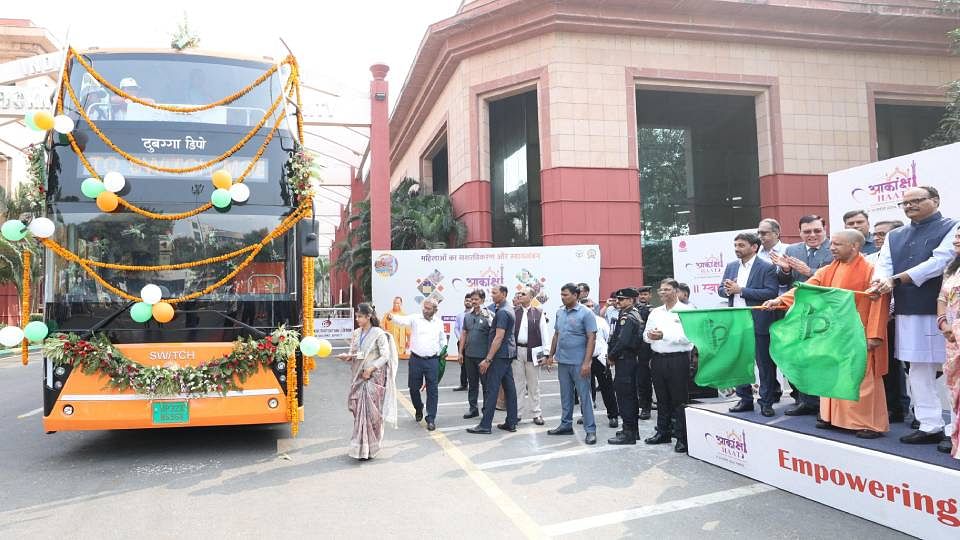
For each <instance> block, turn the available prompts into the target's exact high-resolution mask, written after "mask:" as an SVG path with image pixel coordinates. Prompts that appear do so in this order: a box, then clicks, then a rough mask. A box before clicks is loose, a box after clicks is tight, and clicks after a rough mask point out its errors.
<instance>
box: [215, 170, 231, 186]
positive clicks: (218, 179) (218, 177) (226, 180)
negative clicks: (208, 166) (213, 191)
mask: <svg viewBox="0 0 960 540" xmlns="http://www.w3.org/2000/svg"><path fill="white" fill-rule="evenodd" d="M213 185H214V187H217V188H219V189H230V186H232V185H233V177H232V176H230V171H228V170H226V169H220V170H218V171H216V172H214V173H213Z"/></svg>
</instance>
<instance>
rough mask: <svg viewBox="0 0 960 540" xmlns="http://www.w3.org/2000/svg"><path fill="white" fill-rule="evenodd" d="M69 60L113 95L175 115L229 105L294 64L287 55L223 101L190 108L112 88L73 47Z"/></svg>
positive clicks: (291, 58) (291, 57)
mask: <svg viewBox="0 0 960 540" xmlns="http://www.w3.org/2000/svg"><path fill="white" fill-rule="evenodd" d="M71 59H76V60H77V63H79V64H80V65H81V66H83V69H85V70H86V71H87V73H89V74H90V75H91V76H92V77H93V78H94V79H95V80H96V81H97V82H98V83H100V84H101V85H103V86H104V87H106V88H107V89H108V90H110V91H111V92H113V93H114V94H116V95H118V96H120V97H122V98H123V99H128V100H130V101H132V102H134V103H138V104H140V105H143V106H144V107H150V108H151V109H158V110H161V111H168V112H176V113H193V112H201V111H206V110H210V109H212V108H214V107H219V106H221V105H227V104H229V103H233V102H234V101H236V100H238V99H240V98H242V97H243V96H245V95H247V94H248V93H250V91H251V90H253V89H254V88H256V87H257V86H260V85H261V84H262V83H263V82H264V81H266V80H267V79H269V78H270V76H271V75H273V74H274V73H276V72H277V69H279V67H280V66H282V65H287V64H293V63H295V62H296V60H295V59H294V57H293V55H288V56H287V57H286V58H284V59H283V60H281V61H280V63H279V64H275V65H273V66H271V67H270V68H269V69H267V70H266V71H265V72H263V74H262V75H260V76H259V77H257V78H256V79H255V80H254V81H253V82H252V83H250V84H248V85H247V86H245V87H243V88H241V89H240V90H237V91H236V92H234V93H232V94H230V95H229V96H227V97H225V98H223V99H220V100H217V101H214V102H213V103H208V104H206V105H191V106H184V107H180V106H175V105H163V104H160V103H152V102H150V101H148V100H145V99H142V98H139V97H137V96H134V95H132V94H128V93H127V92H124V91H123V89H122V88H120V87H117V86H114V85H113V84H112V83H111V82H110V81H108V80H107V79H105V78H104V77H103V75H101V74H100V73H99V72H97V71H96V70H95V69H93V66H91V65H90V64H88V63H87V61H86V60H84V58H83V56H82V55H80V54H77V51H76V50H75V49H74V48H73V47H70V48H69V49H67V62H69V61H70V60H71Z"/></svg>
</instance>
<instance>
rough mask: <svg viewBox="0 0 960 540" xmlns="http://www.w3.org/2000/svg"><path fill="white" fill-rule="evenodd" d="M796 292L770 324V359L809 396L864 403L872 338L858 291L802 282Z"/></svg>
mask: <svg viewBox="0 0 960 540" xmlns="http://www.w3.org/2000/svg"><path fill="white" fill-rule="evenodd" d="M795 294H796V296H795V301H794V304H793V307H791V308H790V311H788V312H787V316H786V317H784V319H783V320H782V321H778V322H775V323H773V324H772V325H771V326H770V357H771V358H773V361H774V362H775V363H776V364H777V366H778V367H779V368H780V370H781V371H783V374H784V375H786V376H787V378H788V379H790V382H796V383H797V388H799V389H800V390H801V391H802V392H804V393H807V394H811V395H814V396H823V397H829V398H836V399H847V400H851V401H859V400H860V383H861V382H862V381H863V375H864V373H865V372H866V370H867V338H866V333H865V332H864V329H863V323H862V322H861V321H860V314H859V313H858V312H857V306H856V304H855V303H854V300H853V291H848V290H844V289H834V288H830V287H817V286H815V285H807V284H806V283H799V284H798V285H797V289H796V293H795Z"/></svg>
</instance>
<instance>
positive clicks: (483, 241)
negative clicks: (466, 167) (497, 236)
mask: <svg viewBox="0 0 960 540" xmlns="http://www.w3.org/2000/svg"><path fill="white" fill-rule="evenodd" d="M450 202H451V203H452V204H453V217H454V218H455V219H457V220H459V221H461V222H463V223H464V224H465V225H466V226H467V244H466V247H471V248H475V247H493V212H492V210H491V208H490V182H488V181H486V180H471V181H469V182H464V183H463V184H461V185H460V186H459V187H458V188H457V189H455V190H454V191H453V192H452V193H450Z"/></svg>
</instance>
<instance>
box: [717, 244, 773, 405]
mask: <svg viewBox="0 0 960 540" xmlns="http://www.w3.org/2000/svg"><path fill="white" fill-rule="evenodd" d="M760 245H761V244H760V238H759V237H758V236H757V235H755V234H753V233H740V234H738V235H737V236H736V238H734V241H733V251H734V252H735V253H736V255H737V260H736V261H734V262H732V263H730V264H728V265H727V268H726V269H725V270H724V271H723V281H722V282H721V284H720V289H719V290H718V291H717V293H718V294H720V296H722V297H723V298H726V299H727V305H728V306H730V307H752V306H759V305H761V304H763V303H764V302H766V301H767V300H770V299H773V298H776V297H777V294H778V293H779V289H778V287H779V283H778V281H777V269H776V267H775V266H774V265H773V264H771V263H769V262H767V261H765V260H763V259H761V258H760V257H757V251H759V250H760ZM771 322H773V312H770V311H762V310H754V311H753V331H754V333H755V334H756V358H757V369H758V370H759V371H760V399H759V401H760V413H761V414H763V415H764V416H773V403H774V401H776V396H775V395H774V392H775V391H776V390H775V388H776V385H777V367H776V366H775V365H774V363H773V360H771V359H770V323H771ZM737 397H739V398H740V401H739V402H738V403H737V404H736V405H735V406H733V407H731V408H730V412H735V413H738V412H746V411H752V410H753V387H752V385H749V384H743V385H740V386H738V387H737Z"/></svg>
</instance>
